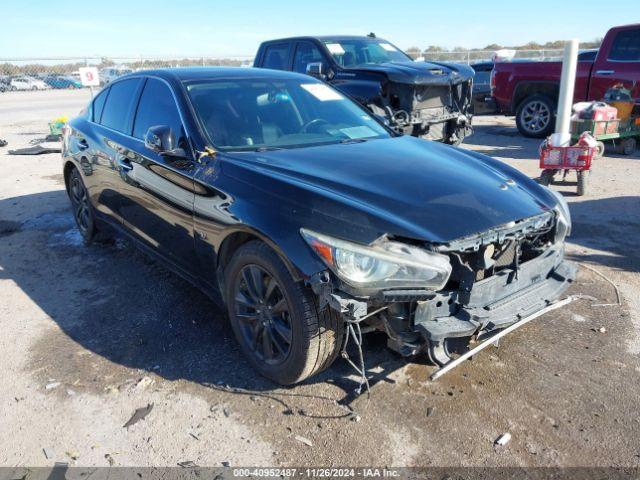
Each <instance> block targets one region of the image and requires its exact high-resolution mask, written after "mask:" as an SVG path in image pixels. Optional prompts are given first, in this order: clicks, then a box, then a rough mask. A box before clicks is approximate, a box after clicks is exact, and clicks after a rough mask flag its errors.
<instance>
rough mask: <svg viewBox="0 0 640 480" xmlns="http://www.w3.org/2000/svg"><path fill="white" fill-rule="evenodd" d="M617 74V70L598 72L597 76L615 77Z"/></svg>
mask: <svg viewBox="0 0 640 480" xmlns="http://www.w3.org/2000/svg"><path fill="white" fill-rule="evenodd" d="M614 73H616V71H615V70H596V74H597V75H613V74H614Z"/></svg>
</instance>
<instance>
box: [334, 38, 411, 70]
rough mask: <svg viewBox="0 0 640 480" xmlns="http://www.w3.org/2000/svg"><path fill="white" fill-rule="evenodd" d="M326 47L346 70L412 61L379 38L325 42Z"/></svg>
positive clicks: (339, 39)
mask: <svg viewBox="0 0 640 480" xmlns="http://www.w3.org/2000/svg"><path fill="white" fill-rule="evenodd" d="M324 45H325V47H327V50H329V53H330V54H331V55H332V56H333V58H334V59H335V61H336V62H337V63H338V65H340V66H342V67H344V68H358V67H362V66H363V65H377V64H380V63H389V62H411V61H412V60H411V57H409V56H408V55H407V54H405V53H404V52H403V51H402V50H399V49H397V48H396V47H394V46H393V45H391V44H390V43H389V42H387V41H385V40H382V39H379V38H336V39H331V40H325V41H324Z"/></svg>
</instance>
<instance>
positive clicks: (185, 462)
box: [178, 460, 198, 468]
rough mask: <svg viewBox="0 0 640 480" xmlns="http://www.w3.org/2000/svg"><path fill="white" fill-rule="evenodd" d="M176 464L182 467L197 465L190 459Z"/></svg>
mask: <svg viewBox="0 0 640 480" xmlns="http://www.w3.org/2000/svg"><path fill="white" fill-rule="evenodd" d="M178 466H180V467H182V468H195V467H197V466H198V465H196V464H195V463H194V462H193V461H191V460H185V461H183V462H178Z"/></svg>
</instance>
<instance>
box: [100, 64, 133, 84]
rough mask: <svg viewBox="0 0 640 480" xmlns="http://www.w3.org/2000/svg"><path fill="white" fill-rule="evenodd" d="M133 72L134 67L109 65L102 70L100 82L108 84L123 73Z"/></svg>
mask: <svg viewBox="0 0 640 480" xmlns="http://www.w3.org/2000/svg"><path fill="white" fill-rule="evenodd" d="M131 72H133V69H131V68H126V67H108V68H103V69H102V70H100V83H101V84H103V85H106V84H107V83H109V82H112V81H113V80H115V79H116V78H118V77H121V76H122V75H126V74H127V73H131Z"/></svg>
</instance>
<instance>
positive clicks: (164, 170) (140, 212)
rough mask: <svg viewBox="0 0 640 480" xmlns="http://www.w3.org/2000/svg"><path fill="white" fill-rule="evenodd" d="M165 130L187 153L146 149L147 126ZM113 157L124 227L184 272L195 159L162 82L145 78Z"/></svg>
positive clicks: (190, 249) (189, 267)
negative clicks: (121, 145) (125, 134)
mask: <svg viewBox="0 0 640 480" xmlns="http://www.w3.org/2000/svg"><path fill="white" fill-rule="evenodd" d="M159 125H166V126H168V127H170V128H171V131H172V133H173V137H174V139H175V141H174V144H175V145H176V146H178V147H179V148H182V149H184V151H185V152H186V153H187V157H186V158H184V157H180V158H178V157H171V156H163V155H160V154H159V153H158V152H156V151H154V150H151V149H150V148H147V146H146V145H145V142H144V138H145V135H146V133H147V131H148V130H149V128H150V127H153V126H159ZM126 147H127V148H126V149H125V150H123V151H122V152H121V155H120V157H119V164H120V180H121V185H120V191H121V192H122V193H123V196H124V197H125V198H124V202H123V205H122V207H121V210H120V212H121V214H122V219H123V222H124V226H125V228H126V229H127V230H128V231H130V232H131V233H132V234H133V235H134V236H135V237H136V238H137V239H138V240H140V241H141V242H143V243H144V244H146V245H147V246H149V247H151V248H152V249H153V250H154V251H155V252H157V253H159V254H160V255H161V256H162V257H164V258H165V259H167V260H168V261H170V262H171V263H173V264H174V265H175V266H178V267H179V268H181V269H182V270H184V271H186V272H187V273H192V272H193V267H194V258H195V246H194V239H193V202H194V196H195V193H194V191H195V190H194V188H195V187H194V182H193V175H194V172H195V167H196V163H195V161H194V159H193V156H192V154H191V150H190V144H189V141H188V138H187V133H186V130H185V128H184V125H183V122H182V119H181V115H180V111H179V109H178V106H177V104H176V101H175V98H174V95H173V93H172V90H171V88H170V87H169V85H168V84H166V83H165V82H164V80H161V79H159V78H154V77H149V78H147V79H146V81H145V84H144V86H143V89H142V93H141V95H140V99H139V101H138V106H137V110H136V113H135V116H134V119H133V125H132V131H131V137H130V138H129V141H128V142H127V143H126Z"/></svg>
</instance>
